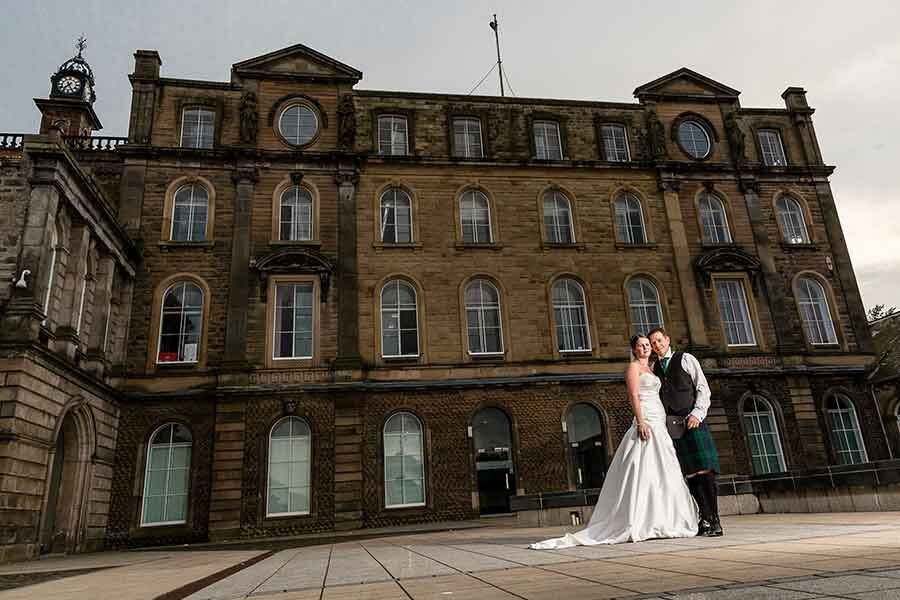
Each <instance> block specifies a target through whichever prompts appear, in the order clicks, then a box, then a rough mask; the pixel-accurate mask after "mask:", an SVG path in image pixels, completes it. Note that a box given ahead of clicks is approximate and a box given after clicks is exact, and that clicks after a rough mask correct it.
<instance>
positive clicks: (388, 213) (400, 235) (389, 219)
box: [381, 188, 413, 244]
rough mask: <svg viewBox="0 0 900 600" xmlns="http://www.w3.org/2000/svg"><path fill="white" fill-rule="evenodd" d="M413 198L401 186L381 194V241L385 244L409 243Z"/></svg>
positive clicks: (411, 238) (410, 239)
mask: <svg viewBox="0 0 900 600" xmlns="http://www.w3.org/2000/svg"><path fill="white" fill-rule="evenodd" d="M412 233H413V232H412V200H411V199H410V197H409V194H407V193H406V192H404V191H403V190H401V189H400V188H391V189H389V190H387V191H386V192H384V193H383V194H382V195H381V241H382V242H383V243H385V244H409V243H411V242H412V241H413V237H412Z"/></svg>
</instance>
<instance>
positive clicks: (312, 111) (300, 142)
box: [278, 102, 319, 146]
mask: <svg viewBox="0 0 900 600" xmlns="http://www.w3.org/2000/svg"><path fill="white" fill-rule="evenodd" d="M292 108H297V109H298V112H297V139H296V140H292V139H290V138H289V137H288V136H287V135H286V134H285V132H284V127H283V124H284V118H285V115H287V114H288V112H289V111H290V110H291V109H292ZM303 110H307V111H309V114H311V115H312V118H313V122H314V123H315V128H314V129H313V133H312V135H311V136H310V137H309V139H308V140H305V141H304V140H301V139H300V135H301V129H300V121H301V118H302V117H301V115H302V114H303V112H302V111H303ZM278 134H279V135H280V136H281V138H282V139H283V140H284V141H285V142H287V143H288V144H290V145H291V146H306V145H308V144H311V143H313V142H314V141H315V140H316V136H318V135H319V114H318V113H317V112H316V110H315V109H314V108H313V107H312V106H310V105H308V104H305V103H303V102H292V103H290V104H288V105H287V106H285V107H284V109H283V110H282V111H281V114H279V115H278Z"/></svg>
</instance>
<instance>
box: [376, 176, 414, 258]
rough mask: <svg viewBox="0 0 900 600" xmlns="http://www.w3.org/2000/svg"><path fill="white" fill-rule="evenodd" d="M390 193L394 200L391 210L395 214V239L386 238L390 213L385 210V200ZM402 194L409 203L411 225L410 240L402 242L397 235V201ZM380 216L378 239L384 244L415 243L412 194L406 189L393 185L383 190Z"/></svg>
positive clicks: (379, 201) (379, 199)
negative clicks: (385, 233)
mask: <svg viewBox="0 0 900 600" xmlns="http://www.w3.org/2000/svg"><path fill="white" fill-rule="evenodd" d="M388 194H392V197H391V198H390V201H392V202H393V205H392V206H391V207H390V211H392V213H393V216H394V239H393V240H386V239H384V230H385V228H386V227H387V218H386V217H387V214H388V213H386V212H385V207H384V202H385V197H386V196H387V195H388ZM401 194H402V197H404V198H406V202H407V203H408V204H409V223H408V224H407V225H408V226H409V241H402V242H401V241H398V237H397V236H398V227H397V201H398V198H399V197H400V196H401ZM378 218H379V227H378V239H379V240H380V241H381V243H382V244H413V243H415V240H416V236H415V231H414V230H413V202H412V196H410V195H409V193H407V192H406V190H404V189H402V188H399V187H392V188H389V189H386V190H385V191H384V192H382V194H381V196H380V197H379V198H378Z"/></svg>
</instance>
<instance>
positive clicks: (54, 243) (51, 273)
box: [41, 225, 59, 325]
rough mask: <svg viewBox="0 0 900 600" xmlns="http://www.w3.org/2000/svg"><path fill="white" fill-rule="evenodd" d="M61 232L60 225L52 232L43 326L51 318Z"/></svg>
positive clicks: (55, 226) (54, 227)
mask: <svg viewBox="0 0 900 600" xmlns="http://www.w3.org/2000/svg"><path fill="white" fill-rule="evenodd" d="M58 246H59V231H58V225H54V226H53V228H52V229H51V230H50V264H49V265H48V269H47V291H45V292H44V306H43V308H44V320H43V322H42V323H41V324H42V325H46V324H47V320H48V319H49V318H50V297H51V296H52V295H53V284H54V283H55V282H56V254H57V252H59V250H58Z"/></svg>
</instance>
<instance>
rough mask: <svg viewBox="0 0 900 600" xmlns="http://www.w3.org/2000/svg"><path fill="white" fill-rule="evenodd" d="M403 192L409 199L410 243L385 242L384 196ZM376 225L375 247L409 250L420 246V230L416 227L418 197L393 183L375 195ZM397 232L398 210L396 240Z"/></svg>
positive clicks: (406, 188) (409, 190)
mask: <svg viewBox="0 0 900 600" xmlns="http://www.w3.org/2000/svg"><path fill="white" fill-rule="evenodd" d="M398 191H399V192H403V193H404V194H405V195H406V197H407V198H409V236H410V240H409V241H408V242H396V241H394V242H391V241H385V240H384V223H383V219H384V217H383V215H382V212H381V211H382V201H383V200H384V196H385V195H386V194H388V193H389V192H393V193H394V194H395V195H396V193H397V192H398ZM373 222H374V225H375V245H376V246H377V247H380V248H398V247H399V248H404V247H406V248H408V247H411V246H418V245H419V242H418V241H417V240H418V228H417V227H416V196H415V194H413V192H412V190H411V189H409V188H408V187H407V186H405V185H401V184H399V183H396V182H391V183H390V184H388V185H386V186H384V187H382V188H381V189H380V190H379V191H378V193H377V194H376V195H375V219H373ZM396 231H397V220H396V210H395V213H394V237H395V239H396Z"/></svg>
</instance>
